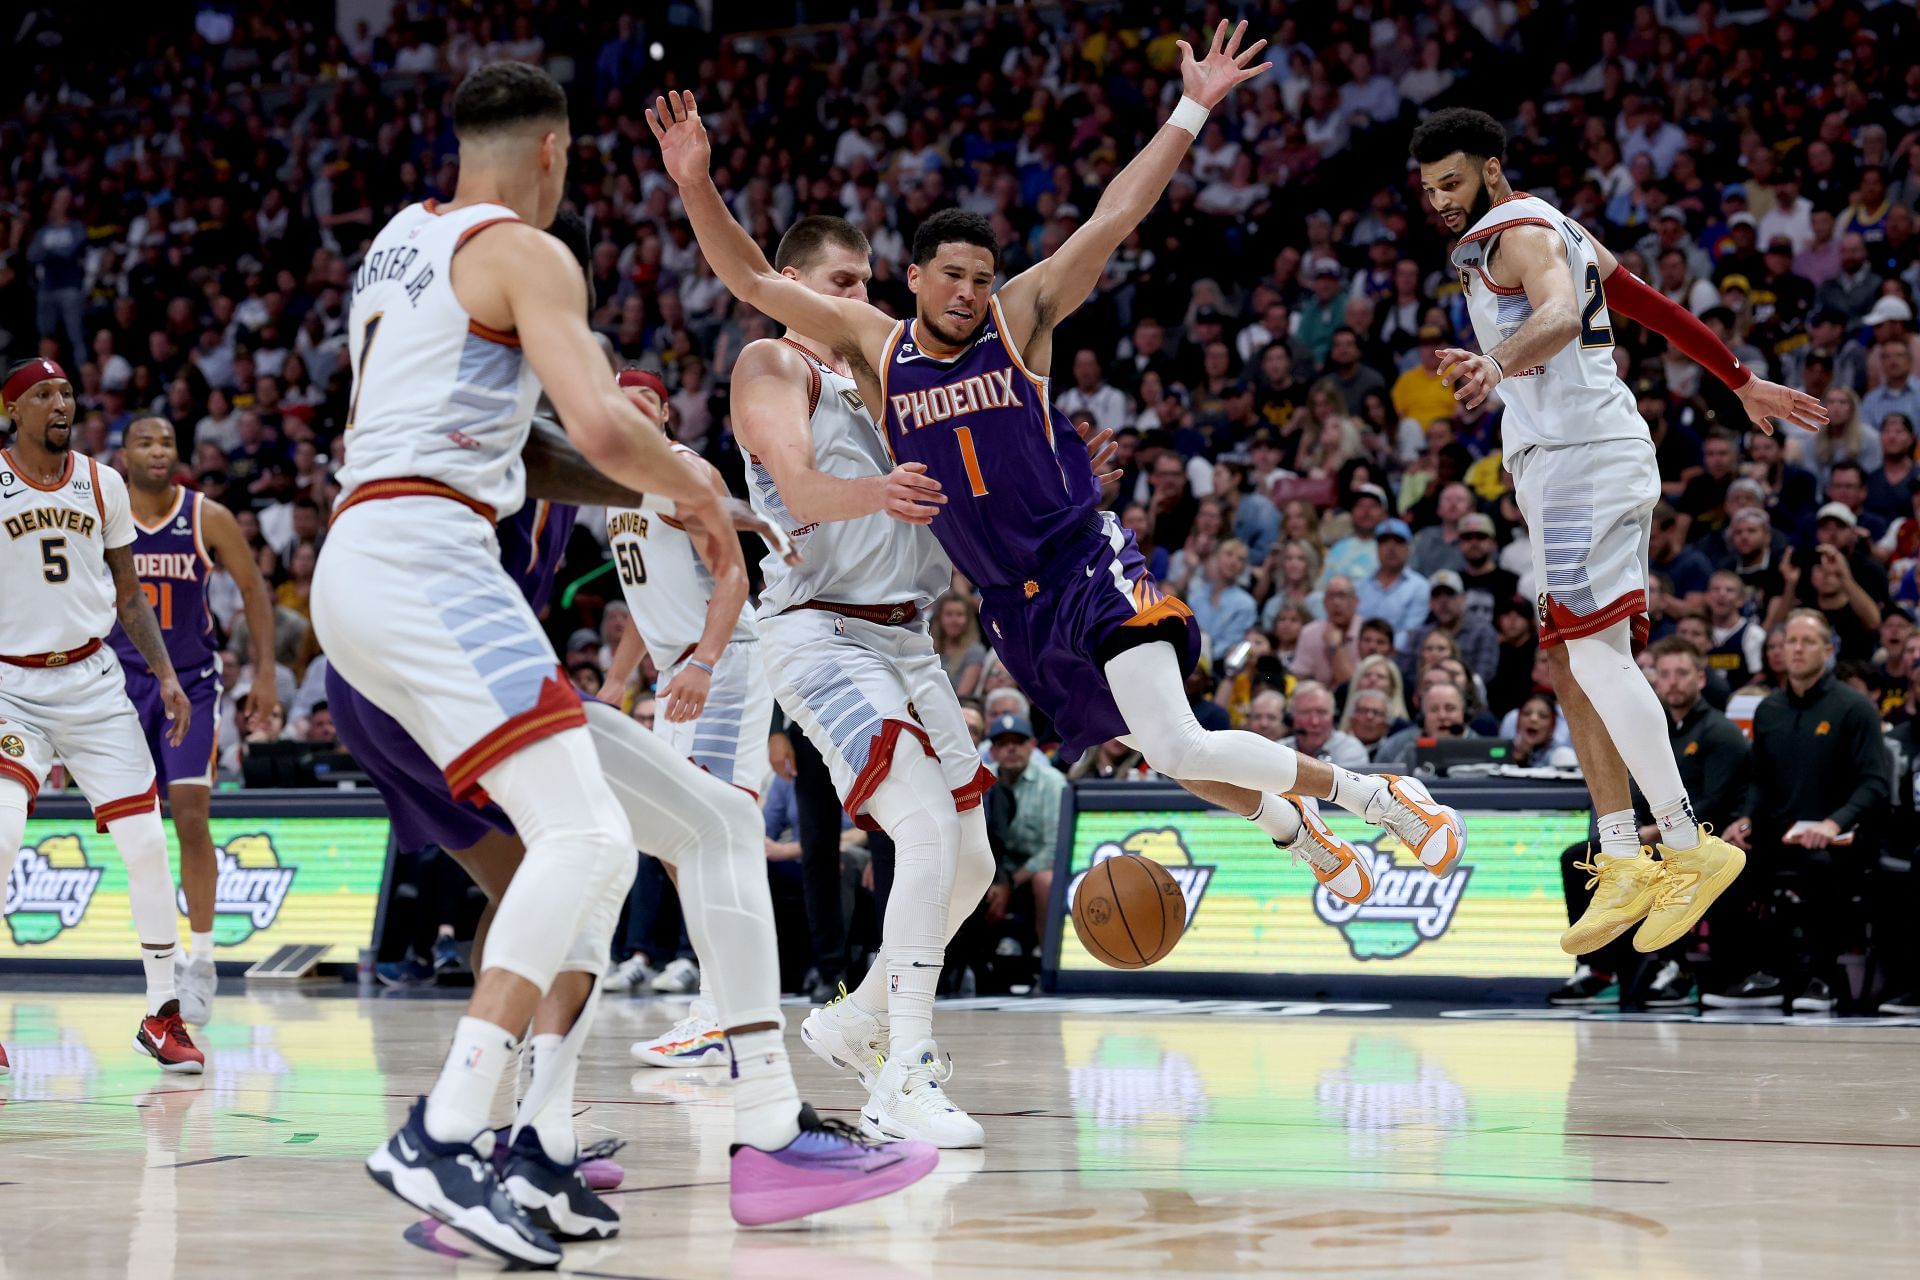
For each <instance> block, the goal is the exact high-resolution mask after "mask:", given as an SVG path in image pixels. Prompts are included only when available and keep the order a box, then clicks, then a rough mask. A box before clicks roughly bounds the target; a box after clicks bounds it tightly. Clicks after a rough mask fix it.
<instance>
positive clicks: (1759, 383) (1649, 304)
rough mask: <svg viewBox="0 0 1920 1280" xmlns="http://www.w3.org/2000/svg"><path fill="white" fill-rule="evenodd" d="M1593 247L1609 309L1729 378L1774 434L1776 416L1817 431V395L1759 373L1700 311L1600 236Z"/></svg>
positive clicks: (1757, 421)
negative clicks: (1627, 262) (1624, 265)
mask: <svg viewBox="0 0 1920 1280" xmlns="http://www.w3.org/2000/svg"><path fill="white" fill-rule="evenodd" d="M1593 250H1594V256H1595V258H1596V259H1597V260H1598V262H1599V264H1600V279H1601V282H1602V283H1603V284H1604V285H1605V287H1606V303H1607V309H1608V310H1609V311H1611V312H1612V313H1613V314H1615V315H1617V316H1620V317H1621V318H1622V319H1626V320H1633V321H1637V322H1638V323H1640V324H1643V325H1645V326H1646V327H1647V328H1649V329H1651V330H1653V331H1654V332H1655V333H1657V334H1659V335H1660V336H1661V337H1663V338H1665V339H1666V340H1667V341H1668V342H1670V343H1672V344H1673V346H1674V348H1675V349H1676V350H1677V351H1679V352H1680V354H1682V355H1684V356H1686V357H1687V358H1688V359H1689V360H1692V361H1693V362H1694V363H1695V364H1697V365H1699V366H1700V367H1701V368H1703V369H1705V370H1706V371H1707V372H1708V373H1711V374H1712V375H1713V376H1714V377H1716V378H1718V379H1719V380H1720V381H1721V382H1723V383H1725V384H1726V385H1727V387H1728V388H1729V389H1731V390H1732V392H1733V393H1734V394H1735V395H1737V396H1739V397H1740V404H1741V407H1743V408H1744V409H1746V411H1747V416H1748V417H1749V418H1751V419H1753V425H1754V426H1756V427H1759V428H1760V429H1761V430H1762V431H1764V432H1766V433H1767V434H1768V435H1772V434H1773V423H1772V421H1771V419H1773V418H1780V419H1783V420H1784V421H1787V422H1790V423H1792V424H1793V425H1794V426H1796V427H1799V428H1801V429H1802V430H1805V431H1817V430H1819V429H1820V428H1821V427H1823V426H1825V425H1826V422H1827V411H1826V409H1825V408H1824V407H1823V406H1822V405H1821V403H1820V402H1819V401H1818V400H1816V399H1814V398H1813V397H1812V396H1810V395H1808V394H1807V393H1806V392H1804V391H1795V390H1794V389H1793V388H1791V387H1783V386H1781V385H1780V384H1779V383H1777V382H1768V381H1767V380H1766V379H1765V378H1756V377H1755V376H1754V375H1753V370H1751V369H1749V368H1747V367H1746V366H1745V365H1742V364H1741V363H1740V361H1739V360H1738V359H1737V358H1736V357H1735V356H1734V354H1733V352H1731V351H1729V350H1727V348H1726V344H1725V343H1723V342H1721V341H1720V339H1718V338H1716V337H1714V336H1713V330H1711V329H1709V328H1707V326H1706V325H1704V324H1702V323H1701V322H1700V319H1699V317H1697V316H1695V315H1694V314H1693V313H1692V312H1691V311H1688V310H1687V309H1686V308H1685V307H1683V306H1681V305H1680V304H1679V303H1677V302H1674V301H1673V300H1672V299H1670V298H1668V297H1667V296H1666V295H1665V294H1663V293H1661V292H1660V291H1659V290H1658V289H1655V288H1653V287H1652V286H1651V285H1649V284H1647V283H1646V282H1645V281H1644V280H1642V279H1640V277H1639V276H1636V275H1634V274H1633V272H1631V271H1623V270H1621V269H1620V263H1619V261H1618V259H1616V258H1615V257H1614V256H1613V254H1612V253H1610V252H1608V250H1607V246H1605V245H1603V244H1601V243H1600V242H1599V241H1598V240H1596V241H1594V242H1593Z"/></svg>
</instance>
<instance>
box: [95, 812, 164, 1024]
mask: <svg viewBox="0 0 1920 1280" xmlns="http://www.w3.org/2000/svg"><path fill="white" fill-rule="evenodd" d="M107 835H108V836H109V837H111V838H112V840H113V847H114V848H116V849H118V850H119V851H120V861H121V862H122V863H124V864H125V865H126V868H127V901H128V903H129V905H131V906H132V908H133V930H134V932H135V933H137V934H139V935H140V963H141V966H142V967H143V968H144V969H145V970H146V975H147V1012H148V1013H149V1014H154V1013H158V1012H160V1007H161V1006H162V1005H164V1004H166V1002H167V1001H169V1000H171V999H173V998H174V989H173V961H174V957H175V955H176V954H177V953H178V952H179V949H180V933H179V929H180V916H179V911H178V908H177V906H176V904H175V902H174V900H173V875H172V873H171V872H169V871H168V870H167V832H166V828H165V827H163V826H162V825H161V824H160V812H159V810H157V809H149V810H148V811H147V812H145V813H136V814H133V815H131V816H129V817H125V818H117V819H115V820H114V821H112V822H109V823H108V824H107Z"/></svg>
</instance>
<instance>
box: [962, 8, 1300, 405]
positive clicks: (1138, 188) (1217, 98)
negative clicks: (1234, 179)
mask: <svg viewBox="0 0 1920 1280" xmlns="http://www.w3.org/2000/svg"><path fill="white" fill-rule="evenodd" d="M1246 32H1247V24H1246V23H1244V22H1242V23H1241V24H1240V25H1239V26H1237V27H1235V28H1234V29H1233V33H1232V35H1231V37H1229V35H1228V33H1227V24H1226V20H1225V19H1222V20H1221V22H1220V25H1219V26H1218V27H1216V28H1215V29H1214V32H1213V43H1212V45H1211V46H1209V47H1208V49H1207V56H1206V57H1205V58H1204V59H1200V60H1196V59H1195V58H1194V56H1193V49H1192V48H1191V47H1190V46H1189V45H1188V44H1187V42H1186V41H1184V40H1182V41H1180V42H1179V44H1180V79H1181V83H1182V86H1183V88H1184V89H1185V97H1184V98H1182V100H1181V103H1180V107H1179V108H1178V109H1176V110H1175V111H1174V113H1173V115H1172V116H1171V117H1169V118H1168V120H1167V122H1166V123H1165V124H1163V125H1161V126H1160V129H1159V131H1158V132H1157V133H1155V134H1154V135H1153V139H1152V141H1150V142H1148V143H1147V146H1146V149H1145V150H1144V151H1142V152H1141V153H1140V154H1139V155H1137V156H1135V157H1134V158H1133V160H1132V161H1131V162H1129V163H1128V165H1127V167H1126V168H1124V169H1122V170H1121V171H1120V172H1119V174H1118V175H1117V176H1116V177H1115V178H1114V180H1113V181H1112V182H1110V183H1108V184H1107V189H1106V192H1105V193H1104V194H1102V195H1101V197H1100V203H1099V204H1097V205H1095V206H1094V210H1093V216H1092V217H1091V218H1089V219H1087V221H1086V222H1085V223H1084V224H1083V225H1082V226H1081V227H1080V229H1079V230H1077V231H1075V232H1074V233H1073V234H1072V235H1071V236H1069V237H1067V242H1066V243H1065V244H1063V245H1061V246H1060V248H1059V249H1058V250H1057V251H1056V252H1055V253H1054V254H1053V256H1052V257H1049V258H1047V259H1045V260H1044V261H1042V262H1039V263H1036V264H1034V265H1033V266H1032V267H1030V268H1028V269H1027V270H1026V271H1023V272H1021V273H1020V274H1019V275H1018V276H1015V277H1014V278H1013V279H1012V280H1010V281H1008V282H1007V287H1006V288H1005V289H1004V290H1002V291H1001V295H1000V297H1001V312H1002V314H1003V315H1004V317H1005V319H1006V324H1007V330H1008V332H1007V338H1008V339H1009V340H1010V341H1011V342H1012V343H1013V344H1014V346H1016V347H1018V348H1019V349H1020V351H1021V353H1022V355H1024V356H1026V357H1027V363H1028V364H1029V365H1032V366H1033V367H1035V368H1041V369H1044V368H1045V367H1046V366H1047V363H1048V359H1047V358H1048V357H1049V356H1050V355H1051V352H1050V351H1046V350H1040V349H1034V348H1030V346H1029V344H1030V342H1031V340H1032V339H1034V338H1035V337H1041V338H1045V337H1048V336H1050V334H1051V331H1052V329H1053V326H1054V325H1055V324H1056V323H1058V322H1059V321H1060V320H1061V318H1063V317H1065V316H1067V315H1070V314H1072V312H1073V311H1074V309H1075V308H1077V307H1078V306H1079V305H1080V304H1081V303H1083V302H1085V301H1086V300H1087V295H1088V294H1090V293H1092V292H1093V288H1094V286H1095V285H1097V284H1099V283H1100V276H1101V273H1102V272H1104V271H1105V270H1106V269H1107V261H1108V259H1110V258H1112V257H1113V254H1114V251H1115V250H1116V249H1118V248H1119V247H1120V245H1121V244H1122V243H1123V242H1124V241H1125V240H1126V238H1127V237H1128V236H1130V235H1132V234H1133V229H1134V228H1135V227H1137V226H1139V225H1140V222H1141V220H1142V219H1143V218H1145V217H1146V216H1147V214H1148V213H1149V212H1150V211H1151V210H1152V209H1153V206H1154V205H1155V204H1156V203H1157V202H1158V201H1159V199H1160V194H1161V192H1163V191H1165V190H1166V189H1167V183H1168V182H1169V181H1170V180H1171V179H1172V178H1173V175H1174V171H1175V170H1177V169H1179V167H1180V161H1181V160H1182V159H1183V158H1184V157H1185V156H1186V154H1187V149H1188V148H1189V147H1191V146H1192V145H1193V141H1194V139H1195V138H1197V137H1198V136H1199V134H1200V128H1201V126H1202V125H1203V124H1204V123H1205V122H1206V113H1207V112H1209V111H1211V110H1213V108H1214V107H1215V106H1217V105H1218V104H1219V103H1220V102H1221V100H1222V99H1224V98H1225V97H1226V96H1227V94H1229V93H1231V92H1232V91H1233V88H1234V86H1235V85H1237V84H1239V83H1241V82H1242V81H1244V80H1250V79H1252V78H1253V77H1254V76H1257V75H1259V74H1260V73H1262V72H1264V71H1266V70H1267V69H1268V68H1269V67H1270V66H1271V65H1272V64H1271V63H1266V62H1263V63H1261V64H1260V65H1258V66H1248V65H1247V64H1248V63H1250V62H1252V61H1253V59H1254V58H1256V57H1257V56H1259V53H1260V51H1261V50H1262V49H1264V48H1266V45H1267V42H1266V41H1265V40H1258V41H1255V42H1254V43H1253V44H1252V45H1251V46H1250V47H1248V48H1247V49H1245V50H1242V49H1241V48H1240V40H1241V38H1242V37H1243V36H1245V35H1246ZM1189 101H1191V102H1192V103H1194V104H1197V105H1195V106H1192V107H1189V105H1188V103H1189Z"/></svg>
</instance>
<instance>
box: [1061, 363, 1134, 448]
mask: <svg viewBox="0 0 1920 1280" xmlns="http://www.w3.org/2000/svg"><path fill="white" fill-rule="evenodd" d="M1055 403H1056V404H1057V406H1058V407H1059V409H1060V412H1062V413H1064V414H1066V415H1067V416H1068V417H1069V418H1071V417H1072V416H1073V415H1074V414H1076V413H1080V412H1083V411H1084V412H1086V413H1089V414H1091V415H1092V416H1093V424H1094V426H1096V427H1098V428H1099V429H1100V430H1102V431H1118V430H1120V428H1122V427H1124V426H1126V425H1127V423H1128V421H1129V419H1130V417H1131V414H1130V413H1129V411H1128V405H1127V396H1126V393H1125V392H1123V391H1121V390H1120V389H1119V388H1118V387H1113V386H1109V385H1108V384H1107V381H1106V377H1105V374H1104V372H1103V371H1102V369H1101V368H1100V357H1099V356H1098V355H1096V354H1095V353H1094V352H1092V351H1089V350H1085V349H1082V350H1080V351H1078V352H1075V353H1074V357H1073V385H1072V386H1071V387H1069V388H1067V392H1066V394H1065V395H1063V396H1061V397H1060V399H1059V400H1058V401H1056V402H1055Z"/></svg>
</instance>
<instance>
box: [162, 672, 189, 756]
mask: <svg viewBox="0 0 1920 1280" xmlns="http://www.w3.org/2000/svg"><path fill="white" fill-rule="evenodd" d="M160 704H161V705H162V706H164V707H165V708H166V709H167V719H169V720H171V721H173V728H172V729H170V730H169V731H168V732H167V742H168V743H169V744H171V745H173V746H176V747H177V746H179V745H180V744H181V743H183V742H185V741H186V740H187V726H188V725H190V724H192V723H193V704H192V703H191V702H188V701H187V691H186V690H185V689H182V688H181V687H180V678H179V677H178V676H168V677H167V678H166V679H164V680H162V681H161V682H160Z"/></svg>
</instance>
